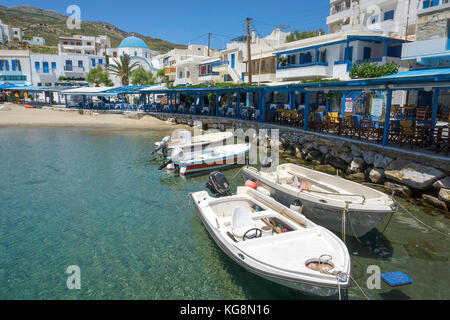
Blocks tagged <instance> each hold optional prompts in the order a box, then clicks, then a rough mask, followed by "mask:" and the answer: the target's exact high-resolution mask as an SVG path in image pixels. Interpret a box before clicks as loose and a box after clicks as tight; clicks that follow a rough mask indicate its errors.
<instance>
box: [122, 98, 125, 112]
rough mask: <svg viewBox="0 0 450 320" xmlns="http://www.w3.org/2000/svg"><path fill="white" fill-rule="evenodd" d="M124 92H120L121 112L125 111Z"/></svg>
mask: <svg viewBox="0 0 450 320" xmlns="http://www.w3.org/2000/svg"><path fill="white" fill-rule="evenodd" d="M124 96H125V95H124V94H122V112H124V111H125V102H124Z"/></svg>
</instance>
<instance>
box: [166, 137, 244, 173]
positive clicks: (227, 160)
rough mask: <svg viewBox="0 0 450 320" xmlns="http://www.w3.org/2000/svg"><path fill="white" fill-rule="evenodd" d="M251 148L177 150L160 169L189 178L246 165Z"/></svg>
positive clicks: (228, 146) (230, 146)
mask: <svg viewBox="0 0 450 320" xmlns="http://www.w3.org/2000/svg"><path fill="white" fill-rule="evenodd" d="M250 148H251V146H250V145H249V144H232V145H225V146H219V147H211V148H207V149H203V150H199V151H196V152H184V151H183V150H182V149H181V148H175V149H174V150H173V151H172V154H171V156H170V157H169V158H168V161H167V162H166V163H165V164H163V165H162V166H161V167H160V169H163V168H164V167H165V168H166V170H168V171H177V172H179V174H180V175H181V176H187V175H189V174H193V173H198V172H201V171H210V170H218V169H224V168H227V167H231V166H236V165H245V164H246V157H247V155H248V153H249V152H250Z"/></svg>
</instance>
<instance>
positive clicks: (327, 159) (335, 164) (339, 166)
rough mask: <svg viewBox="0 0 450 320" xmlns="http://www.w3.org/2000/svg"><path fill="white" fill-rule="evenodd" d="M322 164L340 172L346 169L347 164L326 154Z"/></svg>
mask: <svg viewBox="0 0 450 320" xmlns="http://www.w3.org/2000/svg"><path fill="white" fill-rule="evenodd" d="M324 163H325V164H331V165H332V166H333V167H334V168H337V169H340V170H342V171H345V170H347V168H348V163H347V162H345V161H344V160H341V159H338V158H335V157H333V156H332V155H330V154H327V155H326V156H325V158H324Z"/></svg>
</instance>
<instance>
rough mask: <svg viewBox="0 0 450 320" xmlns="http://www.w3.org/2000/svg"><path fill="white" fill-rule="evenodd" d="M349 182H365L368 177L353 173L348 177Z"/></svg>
mask: <svg viewBox="0 0 450 320" xmlns="http://www.w3.org/2000/svg"><path fill="white" fill-rule="evenodd" d="M347 178H348V179H349V180H352V181H355V182H364V181H365V180H366V175H365V174H364V173H362V172H359V173H352V174H350V175H348V177H347Z"/></svg>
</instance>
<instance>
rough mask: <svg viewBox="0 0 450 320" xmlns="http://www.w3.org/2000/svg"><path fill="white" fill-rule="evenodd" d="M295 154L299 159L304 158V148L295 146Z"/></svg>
mask: <svg viewBox="0 0 450 320" xmlns="http://www.w3.org/2000/svg"><path fill="white" fill-rule="evenodd" d="M295 156H296V157H297V158H298V159H302V158H303V156H302V149H301V148H299V147H296V148H295Z"/></svg>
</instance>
